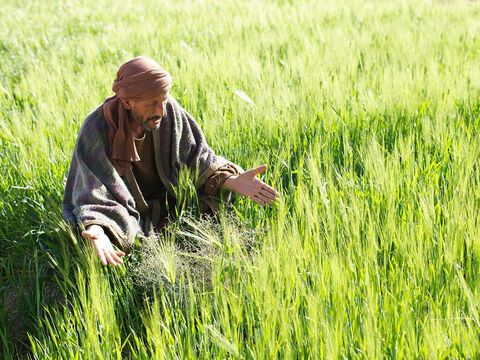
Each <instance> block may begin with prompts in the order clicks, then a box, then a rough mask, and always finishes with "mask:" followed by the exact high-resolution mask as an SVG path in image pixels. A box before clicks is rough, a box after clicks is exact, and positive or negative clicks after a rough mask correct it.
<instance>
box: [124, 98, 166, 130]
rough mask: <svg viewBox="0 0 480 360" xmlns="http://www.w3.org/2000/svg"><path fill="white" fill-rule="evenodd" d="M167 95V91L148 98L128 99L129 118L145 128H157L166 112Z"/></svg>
mask: <svg viewBox="0 0 480 360" xmlns="http://www.w3.org/2000/svg"><path fill="white" fill-rule="evenodd" d="M167 95H168V92H167V93H166V94H164V95H161V96H158V97H156V98H153V99H149V100H138V101H128V104H129V105H130V109H128V110H129V116H130V118H131V119H132V120H133V121H135V122H136V123H138V124H139V125H141V126H142V127H143V128H144V129H145V130H148V131H153V130H157V129H158V128H159V127H160V119H161V118H162V117H163V116H164V115H165V112H166V109H165V106H166V104H167Z"/></svg>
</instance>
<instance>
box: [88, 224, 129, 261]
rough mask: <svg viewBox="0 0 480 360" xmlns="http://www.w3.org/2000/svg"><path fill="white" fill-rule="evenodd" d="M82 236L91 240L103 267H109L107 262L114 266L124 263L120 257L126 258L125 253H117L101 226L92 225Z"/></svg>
mask: <svg viewBox="0 0 480 360" xmlns="http://www.w3.org/2000/svg"><path fill="white" fill-rule="evenodd" d="M82 236H83V237H86V238H88V239H89V240H90V243H91V244H92V245H93V248H94V249H95V252H96V253H97V255H98V257H99V259H100V262H101V263H102V265H104V266H105V265H107V262H108V263H110V264H112V265H113V266H116V265H117V264H120V263H123V260H122V259H120V257H121V256H125V253H124V252H123V251H116V250H115V249H114V248H113V245H112V243H111V242H110V239H109V238H108V236H107V235H106V234H105V232H104V231H103V229H102V227H101V226H98V225H90V226H89V227H88V229H87V230H85V231H82Z"/></svg>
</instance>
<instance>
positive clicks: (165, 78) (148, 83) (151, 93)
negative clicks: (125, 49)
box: [103, 56, 172, 176]
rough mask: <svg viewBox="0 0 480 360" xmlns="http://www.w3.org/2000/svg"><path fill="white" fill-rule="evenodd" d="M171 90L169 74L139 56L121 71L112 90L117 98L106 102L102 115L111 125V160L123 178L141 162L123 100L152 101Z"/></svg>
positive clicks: (122, 67) (109, 139) (153, 62)
mask: <svg viewBox="0 0 480 360" xmlns="http://www.w3.org/2000/svg"><path fill="white" fill-rule="evenodd" d="M171 87H172V78H171V76H170V74H169V73H168V72H167V71H166V70H164V69H162V68H161V67H160V65H158V64H157V63H156V62H155V61H154V60H152V59H150V58H147V57H144V56H139V57H137V58H135V59H132V60H130V61H128V62H126V63H125V64H123V65H122V66H120V68H119V69H118V72H117V78H116V79H115V81H114V82H113V87H112V89H113V91H114V92H115V94H116V95H114V96H111V97H109V98H107V99H106V100H105V102H104V103H103V114H104V117H105V121H106V122H107V124H108V143H109V145H110V154H109V158H110V161H111V162H112V164H113V166H114V167H115V169H116V170H117V172H118V173H119V174H120V176H121V175H124V174H125V173H127V172H128V171H129V170H130V169H131V168H132V165H131V162H132V161H138V160H140V158H139V156H138V153H137V151H136V149H135V144H134V141H133V135H132V131H131V129H130V125H129V120H128V113H127V110H126V109H125V108H124V107H123V105H122V102H121V101H120V99H124V100H133V101H138V100H150V99H153V98H155V97H158V96H161V95H164V94H166V93H167V92H168V90H170V88H171Z"/></svg>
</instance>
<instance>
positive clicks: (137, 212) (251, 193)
mask: <svg viewBox="0 0 480 360" xmlns="http://www.w3.org/2000/svg"><path fill="white" fill-rule="evenodd" d="M171 87H172V79H171V76H170V74H169V73H168V72H167V71H165V70H164V69H162V68H161V67H160V66H159V65H158V64H157V63H156V62H155V61H154V60H152V59H149V58H146V57H137V58H135V59H132V60H130V61H128V62H126V63H125V64H123V65H122V66H121V67H120V68H119V70H118V72H117V79H116V80H115V81H114V83H113V91H114V92H115V95H114V96H112V97H109V98H107V99H106V100H105V102H104V103H103V104H102V105H101V106H99V107H98V108H97V109H96V110H94V111H93V112H92V113H90V114H89V115H88V116H87V118H86V119H85V121H84V123H83V125H82V127H81V129H80V132H79V135H78V138H77V142H76V144H75V149H74V154H73V157H72V162H71V165H70V170H69V173H68V178H67V182H66V185H65V192H64V197H63V203H62V212H63V216H64V218H65V219H66V220H67V221H71V222H74V223H76V224H78V225H80V226H81V227H84V228H85V230H84V231H83V232H82V236H84V237H86V238H88V239H89V240H90V242H91V244H92V245H93V247H94V248H95V251H96V253H97V255H98V257H99V258H100V261H101V263H102V264H103V265H107V263H110V264H112V265H114V266H115V265H116V264H118V263H121V262H122V259H121V257H122V256H124V255H125V253H124V252H123V251H118V250H116V249H114V247H113V245H112V241H113V242H114V243H116V244H117V245H118V246H119V247H120V248H121V249H123V250H125V249H127V248H128V247H130V246H131V245H133V243H134V241H135V237H136V236H137V234H139V233H142V232H143V233H145V234H148V233H149V232H150V231H155V230H157V231H158V230H160V229H161V228H162V227H163V226H164V225H165V222H166V217H167V216H168V211H167V206H166V204H167V203H168V204H171V203H172V202H174V201H175V197H176V191H175V189H176V186H177V185H178V183H179V176H181V175H180V173H181V172H182V171H184V170H185V169H186V170H187V171H189V172H190V173H191V174H192V175H193V174H195V175H196V176H195V186H196V189H197V192H198V195H199V198H200V199H201V200H202V202H203V204H207V205H209V206H210V207H211V208H213V207H214V205H215V204H214V202H212V196H215V195H217V193H218V191H219V190H220V189H226V190H229V191H234V192H237V193H238V194H240V195H243V196H246V197H249V198H250V199H252V200H253V201H255V202H256V203H258V204H260V205H262V206H265V205H266V204H270V205H271V204H273V202H274V201H277V199H278V196H279V194H278V193H277V192H276V191H275V190H274V189H273V188H271V187H270V186H268V185H266V184H265V183H263V182H262V181H261V180H260V179H258V178H257V177H256V175H258V174H260V173H262V172H263V171H265V170H266V168H267V166H266V165H263V166H260V167H258V168H254V169H251V170H248V171H243V170H242V169H241V168H240V167H239V166H237V165H235V164H233V163H231V162H229V161H227V160H225V159H223V158H222V157H220V156H217V155H215V153H214V152H213V150H212V149H210V148H209V147H208V145H207V143H206V141H205V138H204V136H203V133H202V131H201V129H200V128H199V126H198V124H197V123H196V122H195V120H194V119H193V118H192V117H191V116H190V114H188V113H187V112H186V111H185V110H184V109H183V108H182V107H181V106H180V105H179V104H178V103H177V102H176V101H175V99H174V98H173V97H171V96H170V95H169V90H170V88H171Z"/></svg>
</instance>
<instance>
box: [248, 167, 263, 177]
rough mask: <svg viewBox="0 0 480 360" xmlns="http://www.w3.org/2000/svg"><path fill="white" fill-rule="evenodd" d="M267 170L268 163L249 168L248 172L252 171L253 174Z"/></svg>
mask: <svg viewBox="0 0 480 360" xmlns="http://www.w3.org/2000/svg"><path fill="white" fill-rule="evenodd" d="M265 170H267V165H262V166H259V167H257V168H254V169H250V170H248V172H251V173H252V174H253V175H258V174H261V173H262V172H264V171H265Z"/></svg>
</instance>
